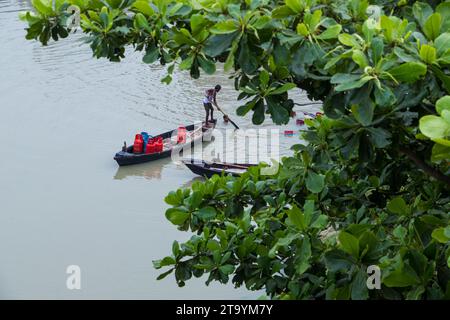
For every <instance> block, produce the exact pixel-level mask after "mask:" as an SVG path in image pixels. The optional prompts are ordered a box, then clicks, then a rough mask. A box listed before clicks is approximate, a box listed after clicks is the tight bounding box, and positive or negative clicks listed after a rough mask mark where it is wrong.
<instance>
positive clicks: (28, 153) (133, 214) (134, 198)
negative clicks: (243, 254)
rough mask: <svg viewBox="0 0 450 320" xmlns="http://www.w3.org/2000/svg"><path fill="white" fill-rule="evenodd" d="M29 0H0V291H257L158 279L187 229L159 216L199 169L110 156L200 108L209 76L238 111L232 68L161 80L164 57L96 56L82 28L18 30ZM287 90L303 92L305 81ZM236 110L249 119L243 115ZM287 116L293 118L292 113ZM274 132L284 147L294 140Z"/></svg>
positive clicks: (81, 294)
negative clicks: (75, 278)
mask: <svg viewBox="0 0 450 320" xmlns="http://www.w3.org/2000/svg"><path fill="white" fill-rule="evenodd" d="M29 8H30V4H29V1H23V0H0V40H1V44H0V145H1V146H2V147H1V148H0V150H1V151H0V159H1V160H0V161H1V165H0V298H3V299H37V298H51V299H79V298H83V299H99V298H102V299H103V298H104V299H108V298H112V299H195V298H198V299H216V298H217V299H248V298H255V297H258V296H259V295H260V294H261V293H259V292H258V293H255V292H249V291H247V290H245V289H244V288H239V289H235V288H233V286H231V285H227V286H224V285H219V284H211V285H210V286H209V287H207V286H206V285H205V284H204V281H205V279H195V280H191V281H188V282H187V284H186V286H185V287H184V288H178V287H177V286H176V284H175V281H174V279H173V276H169V277H168V278H166V279H164V280H162V281H157V280H156V277H157V275H158V274H159V273H160V272H159V271H157V270H154V269H153V267H152V260H155V259H159V258H161V257H164V256H165V255H167V254H169V253H170V250H171V244H172V242H173V240H175V239H176V240H179V241H183V240H186V239H187V238H189V237H190V234H189V233H183V232H179V231H178V230H177V229H176V228H175V227H174V226H172V225H171V224H170V223H169V222H168V221H167V220H166V219H165V217H164V212H165V209H167V207H168V206H167V205H166V204H165V203H164V201H163V198H164V197H165V196H166V195H167V193H168V192H169V191H171V190H176V189H177V188H180V187H185V186H189V185H190V183H192V181H193V180H197V179H199V178H196V177H195V176H194V175H193V174H192V173H191V172H190V171H189V170H187V169H186V168H184V167H183V166H181V165H180V164H177V163H173V162H172V161H170V160H162V161H158V162H155V163H149V164H144V165H139V166H133V167H127V168H118V166H117V164H116V163H115V162H114V161H113V159H112V158H113V155H114V153H115V152H116V151H118V149H120V148H121V145H122V143H123V141H124V140H127V141H128V143H131V142H132V138H133V136H134V134H135V133H136V132H140V131H142V130H145V131H147V132H149V133H151V134H152V133H153V134H155V133H160V132H163V131H168V130H171V129H174V128H176V127H177V126H179V125H180V124H189V123H193V122H195V121H198V120H200V119H202V118H203V116H204V109H203V106H202V104H201V99H202V96H203V92H204V90H205V89H206V88H208V87H210V86H212V85H215V84H216V83H220V84H222V86H223V87H224V89H223V91H222V92H221V93H220V94H219V103H220V105H221V107H222V108H223V109H224V110H225V111H226V112H228V113H229V114H230V115H233V114H235V113H234V110H235V108H236V107H237V106H238V105H239V104H238V102H237V101H236V92H235V91H234V89H233V86H232V82H231V81H230V80H229V79H228V76H227V75H225V74H223V72H218V73H217V75H214V76H203V77H202V78H201V79H199V80H192V79H191V78H190V77H189V75H188V74H187V73H180V72H177V73H176V76H175V78H174V81H173V82H172V84H170V85H169V86H167V85H165V84H162V83H161V82H160V79H161V78H162V77H164V76H165V74H166V73H165V70H164V68H162V67H161V66H157V65H154V66H148V65H144V64H143V63H142V62H141V54H140V53H134V52H132V50H129V52H128V55H127V58H126V59H125V60H124V61H123V62H122V63H111V62H109V61H107V60H97V59H94V58H92V54H91V51H90V48H89V47H88V46H87V45H86V44H84V43H83V41H82V39H81V38H82V35H81V34H76V35H73V36H71V37H70V38H69V39H65V40H62V41H59V42H56V43H55V42H52V43H51V44H50V45H48V46H47V47H42V46H41V45H40V44H39V43H37V42H31V41H26V40H25V31H24V27H25V24H24V23H23V22H21V21H20V20H19V19H18V13H19V12H20V11H24V10H27V9H29ZM294 96H295V100H296V102H299V103H305V102H307V98H306V97H305V96H304V95H302V93H301V92H297V93H294ZM303 110H308V111H311V110H315V108H314V107H305V108H303ZM232 118H233V119H234V120H235V122H237V123H238V124H239V125H240V127H241V128H251V127H252V125H251V120H250V118H249V117H246V118H239V117H236V116H234V117H232ZM218 127H219V128H218V130H221V131H220V132H222V131H223V130H224V129H226V128H227V127H226V126H225V125H224V124H223V123H219V126H218ZM263 128H268V129H270V128H274V127H273V126H272V125H271V124H270V122H268V123H267V124H264V125H263ZM286 128H289V129H296V126H295V123H294V120H293V121H292V123H291V124H289V125H288V126H287V127H286ZM279 129H280V130H284V129H285V128H279ZM279 141H280V146H281V147H280V148H281V154H289V153H290V151H289V146H290V145H291V144H294V143H298V141H299V140H298V139H297V138H295V137H291V138H289V137H284V136H282V135H280V137H279ZM237 151H239V152H240V151H241V150H237ZM208 154H211V152H210V151H209V153H208ZM217 156H218V157H220V152H219V153H218V154H217ZM69 265H78V266H79V267H80V268H81V290H68V289H67V287H66V279H67V276H68V275H67V274H66V268H67V267H68V266H69Z"/></svg>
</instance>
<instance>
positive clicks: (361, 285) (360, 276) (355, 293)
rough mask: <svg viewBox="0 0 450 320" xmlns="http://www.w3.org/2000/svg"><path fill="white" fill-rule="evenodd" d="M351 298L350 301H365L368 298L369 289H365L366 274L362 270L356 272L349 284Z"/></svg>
mask: <svg viewBox="0 0 450 320" xmlns="http://www.w3.org/2000/svg"><path fill="white" fill-rule="evenodd" d="M351 298H352V300H367V299H368V298H369V289H368V288H367V273H365V272H364V271H363V270H358V272H357V273H356V274H355V276H354V277H353V281H352V284H351Z"/></svg>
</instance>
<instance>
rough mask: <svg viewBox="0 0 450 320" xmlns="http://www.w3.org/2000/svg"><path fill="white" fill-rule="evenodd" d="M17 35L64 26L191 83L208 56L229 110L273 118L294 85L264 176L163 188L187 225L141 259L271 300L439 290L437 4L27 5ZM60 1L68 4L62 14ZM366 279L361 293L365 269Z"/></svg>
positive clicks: (445, 219)
mask: <svg viewBox="0 0 450 320" xmlns="http://www.w3.org/2000/svg"><path fill="white" fill-rule="evenodd" d="M32 3H33V5H34V8H35V9H36V10H35V12H34V13H26V14H23V15H22V18H23V19H24V20H26V21H27V22H28V25H29V27H28V29H27V39H38V40H39V41H40V42H42V43H43V44H44V45H45V44H47V43H48V41H50V39H53V40H58V39H59V38H65V37H67V36H68V34H70V32H71V29H70V28H69V27H67V26H68V22H71V21H72V20H73V16H71V13H70V11H71V10H73V8H75V9H76V10H79V11H80V13H81V21H80V25H81V29H82V30H83V32H85V33H86V34H87V35H88V36H89V38H88V42H89V43H90V46H91V48H92V51H93V53H94V56H95V57H97V58H101V57H104V58H108V59H110V60H111V61H120V60H121V59H122V58H123V57H124V56H125V51H126V49H127V50H130V49H131V48H132V47H133V49H134V50H138V51H142V52H143V61H144V62H145V63H154V62H157V61H159V63H161V64H163V65H167V66H168V68H167V70H168V75H167V76H166V77H165V78H164V79H163V81H165V82H170V80H171V74H172V73H173V72H174V70H175V68H178V69H180V70H189V72H190V74H191V76H192V77H193V78H198V77H199V76H200V75H201V73H202V72H204V73H206V74H212V73H214V72H215V70H216V64H217V63H218V62H221V63H224V68H225V70H226V71H227V72H230V73H231V74H232V77H233V78H234V79H235V87H236V90H239V91H240V95H239V99H240V100H241V101H242V106H240V107H239V108H238V109H237V113H238V115H245V114H247V113H249V112H252V113H253V122H254V123H255V124H261V123H262V122H263V121H264V119H265V117H266V116H270V117H271V119H272V120H273V121H274V122H275V123H277V124H284V123H287V122H288V120H289V114H290V111H291V110H292V108H293V105H294V103H293V101H292V100H291V99H289V96H288V92H289V90H291V89H293V88H301V89H303V90H305V92H306V93H307V94H308V96H309V98H310V99H312V100H320V101H322V102H323V108H324V111H325V116H324V117H321V118H317V119H315V120H308V121H307V125H308V130H307V131H305V132H304V133H303V136H304V138H305V140H306V141H307V142H308V143H307V145H297V146H295V147H294V151H295V155H294V156H293V157H288V158H285V159H284V160H283V164H282V167H281V170H280V172H279V173H278V174H276V175H274V176H269V177H267V176H261V175H260V173H259V171H258V169H257V168H255V169H251V170H250V171H249V172H248V173H246V174H244V175H243V176H242V177H241V178H231V177H219V176H215V177H213V178H212V179H210V180H208V181H207V182H205V183H196V184H194V185H193V187H192V188H191V189H186V190H178V191H176V192H172V193H171V194H169V195H168V197H167V198H166V202H167V203H168V204H170V205H171V206H172V208H170V209H169V210H168V211H167V212H166V216H167V218H168V219H169V220H170V221H171V222H172V223H173V224H174V225H177V226H178V227H179V228H180V229H181V230H191V231H192V232H194V233H196V235H194V236H193V237H192V238H191V239H190V240H189V241H187V242H186V243H183V244H181V245H180V244H179V243H177V242H175V243H174V245H173V248H172V254H171V255H170V256H168V257H166V258H164V259H162V260H159V261H155V267H157V268H163V267H164V268H168V270H167V271H166V272H165V273H163V274H162V275H161V278H162V277H164V276H166V275H168V274H170V273H171V272H173V271H175V278H176V281H177V282H178V284H179V285H184V283H185V281H187V280H188V279H190V278H191V277H192V276H201V275H203V274H205V273H206V274H208V275H209V278H208V283H209V282H210V281H214V280H215V281H220V282H222V283H226V282H228V281H229V280H230V277H231V281H232V282H233V283H234V284H235V285H236V286H240V285H245V286H246V287H247V288H249V289H251V290H259V289H262V288H264V289H265V290H266V292H267V294H268V295H269V296H270V297H272V298H295V299H311V298H327V299H350V298H351V299H367V298H387V299H400V298H403V299H405V298H407V299H424V298H426V299H442V298H447V299H448V298H450V268H449V267H450V249H449V245H450V226H449V212H450V201H449V200H450V195H449V186H450V170H449V161H450V96H449V94H450V70H449V65H450V2H447V1H446V2H444V1H428V2H427V3H424V2H412V1H406V0H400V1H389V0H378V1H377V0H374V1H368V0H362V1H358V0H337V1H328V0H284V1H281V0H280V1H270V0H245V1H234V0H218V1H215V0H214V1H213V0H184V1H171V0H128V1H127V0H55V1H50V0H32ZM68 8H70V10H68ZM370 265H377V266H378V267H379V268H380V269H381V272H382V287H381V290H368V288H367V286H366V280H367V273H366V270H367V267H368V266H370Z"/></svg>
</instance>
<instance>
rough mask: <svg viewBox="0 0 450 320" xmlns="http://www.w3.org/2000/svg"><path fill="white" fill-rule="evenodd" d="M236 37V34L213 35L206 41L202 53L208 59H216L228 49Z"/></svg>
mask: <svg viewBox="0 0 450 320" xmlns="http://www.w3.org/2000/svg"><path fill="white" fill-rule="evenodd" d="M237 36H238V32H233V33H228V34H218V35H213V36H212V37H209V38H208V40H206V42H205V46H204V52H205V53H206V54H207V55H208V56H210V57H217V56H219V55H221V54H222V53H224V52H225V51H226V50H228V49H229V48H230V46H231V43H232V42H233V40H234V39H236V37H237Z"/></svg>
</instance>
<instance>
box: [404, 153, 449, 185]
mask: <svg viewBox="0 0 450 320" xmlns="http://www.w3.org/2000/svg"><path fill="white" fill-rule="evenodd" d="M398 150H399V152H400V153H402V154H404V155H405V156H407V157H408V158H409V159H411V160H412V161H413V162H414V163H415V164H416V166H417V167H419V168H420V169H422V171H424V172H425V173H427V174H429V175H430V176H432V177H433V178H435V179H436V180H438V181H441V182H444V183H446V184H447V185H449V186H450V177H449V176H446V175H445V174H443V173H442V172H440V171H439V170H436V169H435V168H433V167H431V166H429V165H428V164H427V163H426V162H425V161H424V160H423V159H422V158H420V157H419V156H418V155H417V154H415V153H414V152H413V151H411V150H409V149H408V148H405V147H402V146H400V147H399V149H398Z"/></svg>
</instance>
